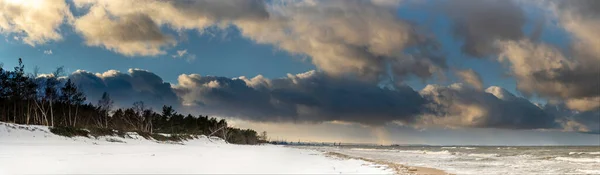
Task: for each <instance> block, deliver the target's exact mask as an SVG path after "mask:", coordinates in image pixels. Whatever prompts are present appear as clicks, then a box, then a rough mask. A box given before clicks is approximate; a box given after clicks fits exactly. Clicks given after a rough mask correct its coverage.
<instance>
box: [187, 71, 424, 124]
mask: <svg viewBox="0 0 600 175" xmlns="http://www.w3.org/2000/svg"><path fill="white" fill-rule="evenodd" d="M179 83H180V84H179V85H178V86H176V90H177V92H178V94H179V95H180V96H181V97H182V99H183V100H184V104H188V105H193V106H190V107H197V108H199V110H200V111H203V112H208V113H211V114H214V115H225V116H237V117H241V118H244V119H249V120H257V121H294V122H325V121H347V122H356V123H362V124H367V125H379V124H384V123H386V122H391V121H395V120H398V121H405V122H413V121H414V118H415V117H416V115H417V114H419V113H420V108H421V106H422V105H423V104H424V103H425V101H424V100H423V99H422V98H421V96H420V95H419V94H418V93H417V92H416V91H414V90H412V89H411V88H410V87H397V88H396V89H395V90H388V89H381V88H379V87H377V86H374V85H371V84H365V83H363V82H362V81H357V80H352V79H345V78H342V79H334V78H332V77H330V76H328V75H326V74H324V73H320V72H314V71H311V72H307V73H303V74H298V75H289V76H288V77H287V78H280V79H273V80H268V79H264V78H262V77H260V76H259V77H256V78H253V79H246V78H240V79H228V78H222V77H210V76H209V77H203V76H199V75H182V76H180V77H179Z"/></svg>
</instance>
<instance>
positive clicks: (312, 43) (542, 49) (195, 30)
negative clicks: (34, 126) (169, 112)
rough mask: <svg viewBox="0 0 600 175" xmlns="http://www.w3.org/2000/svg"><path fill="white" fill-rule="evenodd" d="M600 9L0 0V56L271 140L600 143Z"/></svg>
mask: <svg viewBox="0 0 600 175" xmlns="http://www.w3.org/2000/svg"><path fill="white" fill-rule="evenodd" d="M599 12H600V3H599V2H598V1H595V0H579V1H558V0H536V1H522V0H481V1H475V0H426V1H417V0H360V1H358V0H356V1H354V0H345V1H341V0H339V1H338V0H322V1H321V0H306V1H300V0H290V1H284V0H265V1H263V0H247V1H217V0H197V1H139V0H124V1H116V0H115V1H112V0H66V1H65V0H23V1H19V0H0V35H1V38H0V62H1V63H2V64H3V66H4V67H5V68H7V67H14V66H15V65H16V63H17V58H23V60H24V63H25V64H26V66H27V67H26V69H27V70H28V71H29V72H33V70H34V69H33V68H34V67H39V72H40V73H50V72H52V71H53V70H54V69H56V68H57V67H59V66H64V69H65V70H66V71H65V74H64V75H62V76H64V77H66V78H70V79H71V80H72V81H73V82H75V83H76V84H77V85H78V86H79V87H80V88H81V89H82V90H83V91H84V92H85V93H86V95H87V96H88V100H89V101H90V102H92V103H94V102H96V101H97V100H98V99H99V98H100V95H101V94H102V93H103V92H108V93H109V94H111V96H112V97H113V99H114V100H115V104H116V105H117V106H120V107H128V106H130V105H131V104H132V103H133V102H134V101H139V100H142V101H144V102H146V103H147V104H149V105H150V106H152V107H153V108H154V109H160V107H161V106H163V105H171V106H174V107H175V108H176V109H178V111H181V113H192V114H195V115H198V114H202V115H210V116H216V117H220V118H227V119H229V120H230V121H231V122H230V124H233V125H235V126H238V127H243V128H251V129H255V130H258V131H262V130H265V131H267V132H268V133H269V134H270V135H271V138H272V139H280V140H289V141H297V140H301V141H317V142H322V141H327V142H331V141H339V142H352V143H381V144H391V143H402V144H436V145H443V144H453V145H457V144H469V145H502V144H509V145H567V144H577V145H598V144H600V136H599V134H600V42H599V41H600V34H599V33H598V32H596V31H597V29H600V13H599Z"/></svg>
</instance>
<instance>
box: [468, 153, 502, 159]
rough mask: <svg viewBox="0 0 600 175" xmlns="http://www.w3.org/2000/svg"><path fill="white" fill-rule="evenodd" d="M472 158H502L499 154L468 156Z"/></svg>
mask: <svg viewBox="0 0 600 175" xmlns="http://www.w3.org/2000/svg"><path fill="white" fill-rule="evenodd" d="M468 156H471V157H483V158H492V157H500V155H498V154H468Z"/></svg>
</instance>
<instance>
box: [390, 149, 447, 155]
mask: <svg viewBox="0 0 600 175" xmlns="http://www.w3.org/2000/svg"><path fill="white" fill-rule="evenodd" d="M398 152H401V153H413V154H440V155H450V154H452V153H451V152H450V151H448V150H443V151H427V150H399V151H398Z"/></svg>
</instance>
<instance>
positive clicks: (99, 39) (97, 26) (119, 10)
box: [74, 0, 268, 56]
mask: <svg viewBox="0 0 600 175" xmlns="http://www.w3.org/2000/svg"><path fill="white" fill-rule="evenodd" d="M74 4H75V6H76V7H78V8H79V9H86V8H89V10H88V12H87V14H85V15H83V16H81V17H78V18H77V19H76V20H75V24H74V27H75V29H76V30H77V31H78V33H80V34H82V35H83V36H84V38H85V40H86V44H87V45H90V46H100V47H104V48H106V49H109V50H112V51H114V52H117V53H120V54H123V55H126V56H155V55H162V54H165V53H166V51H165V49H167V48H169V47H171V46H174V45H176V43H177V41H176V40H175V39H174V38H173V37H171V36H168V35H166V34H164V32H163V31H161V26H166V27H169V28H172V29H175V30H179V31H180V30H189V29H196V30H198V31H199V32H202V31H203V30H204V29H205V28H207V27H210V26H213V25H217V23H220V22H223V23H226V22H228V21H230V20H238V19H248V20H249V19H257V18H264V17H266V16H267V15H268V14H266V12H265V11H264V10H265V9H264V2H262V1H257V0H250V1H235V2H233V1H232V2H227V1H216V0H199V1H141V0H126V1H103V0H76V1H74Z"/></svg>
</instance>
